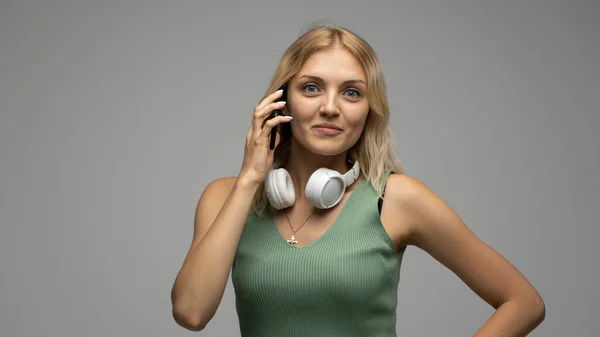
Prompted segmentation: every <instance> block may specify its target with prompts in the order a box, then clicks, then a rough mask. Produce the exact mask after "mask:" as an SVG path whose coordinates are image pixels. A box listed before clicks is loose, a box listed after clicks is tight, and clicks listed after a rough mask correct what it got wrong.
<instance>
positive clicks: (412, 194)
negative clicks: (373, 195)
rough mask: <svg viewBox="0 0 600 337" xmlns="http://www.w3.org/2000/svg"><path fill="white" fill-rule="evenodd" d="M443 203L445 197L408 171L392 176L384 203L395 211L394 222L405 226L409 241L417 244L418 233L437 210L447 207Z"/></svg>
mask: <svg viewBox="0 0 600 337" xmlns="http://www.w3.org/2000/svg"><path fill="white" fill-rule="evenodd" d="M443 206H445V204H444V202H443V200H442V199H441V198H440V197H439V196H438V195H437V194H436V193H435V192H434V191H433V190H432V189H431V188H429V186H427V184H425V183H424V182H423V181H421V180H419V179H417V178H415V177H411V176H409V175H407V174H396V173H394V174H390V176H389V177H388V181H387V184H386V188H385V196H384V207H385V208H387V209H388V210H389V211H388V212H389V213H392V214H393V216H392V217H390V218H391V219H393V220H392V221H393V223H392V224H391V225H392V226H394V227H402V229H403V230H402V232H403V233H404V236H405V238H404V239H405V240H406V241H407V243H408V244H414V241H413V239H414V237H415V236H417V235H418V233H419V232H420V231H421V230H422V229H423V226H424V224H426V223H427V222H428V221H429V220H430V219H431V217H432V216H434V214H435V213H436V212H440V211H441V212H444V210H446V209H447V208H446V207H443Z"/></svg>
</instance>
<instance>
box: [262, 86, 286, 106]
mask: <svg viewBox="0 0 600 337" xmlns="http://www.w3.org/2000/svg"><path fill="white" fill-rule="evenodd" d="M282 94H283V90H281V89H280V90H277V91H275V92H273V93H272V94H269V95H267V97H265V98H263V100H262V101H260V103H258V105H257V106H256V110H263V109H264V107H265V106H267V105H268V104H270V103H273V101H275V100H276V99H277V98H279V97H281V95H282Z"/></svg>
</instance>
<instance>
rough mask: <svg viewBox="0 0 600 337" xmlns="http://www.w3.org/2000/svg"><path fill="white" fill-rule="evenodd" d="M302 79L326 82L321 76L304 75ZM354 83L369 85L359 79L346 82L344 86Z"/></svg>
mask: <svg viewBox="0 0 600 337" xmlns="http://www.w3.org/2000/svg"><path fill="white" fill-rule="evenodd" d="M300 78H310V79H311V80H313V81H318V82H324V81H323V79H322V78H320V77H319V76H315V75H302V76H300ZM354 83H362V84H364V85H365V86H366V85H367V84H366V83H365V82H364V81H363V80H359V79H352V80H346V81H344V82H343V83H342V84H343V85H348V84H354Z"/></svg>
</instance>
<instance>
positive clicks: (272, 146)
mask: <svg viewBox="0 0 600 337" xmlns="http://www.w3.org/2000/svg"><path fill="white" fill-rule="evenodd" d="M280 89H281V90H283V93H282V94H281V97H279V98H278V99H277V100H276V102H281V101H285V100H287V85H286V84H284V85H283V86H281V88H280ZM282 114H283V112H282V111H281V110H275V111H273V112H272V113H271V115H270V116H269V119H271V118H275V117H277V116H280V115H282ZM278 129H279V126H277V125H276V126H275V127H273V129H272V130H271V135H270V136H271V137H270V139H269V149H271V150H274V149H275V140H276V139H277V131H278Z"/></svg>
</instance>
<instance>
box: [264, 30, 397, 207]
mask: <svg viewBox="0 0 600 337" xmlns="http://www.w3.org/2000/svg"><path fill="white" fill-rule="evenodd" d="M334 47H342V48H344V49H345V50H347V51H348V52H350V53H351V54H352V55H353V56H354V57H355V58H356V59H357V60H358V61H359V63H360V64H361V65H362V67H363V69H364V71H365V73H366V75H367V99H368V102H369V113H368V115H367V120H366V122H365V126H364V129H363V132H362V134H361V136H360V138H359V139H358V141H357V142H356V144H355V145H354V146H353V147H352V148H351V149H349V150H348V152H347V155H348V156H351V157H354V158H355V159H357V160H358V161H359V163H360V167H361V172H362V174H363V175H364V177H365V179H366V180H367V181H368V182H369V183H370V184H371V185H372V187H373V189H374V190H375V191H376V192H377V194H378V195H379V196H380V197H381V196H382V195H383V191H384V189H385V179H386V173H387V171H393V172H395V173H403V169H402V166H401V164H400V160H399V159H398V157H397V156H396V153H395V151H394V145H395V141H394V139H393V136H392V135H391V132H390V129H389V106H388V101H387V93H386V85H385V81H384V77H383V73H382V71H381V65H380V63H379V59H378V57H377V55H376V53H375V51H374V50H373V48H372V47H371V46H370V45H369V44H368V43H367V42H366V41H365V40H364V39H363V38H361V37H360V36H358V35H357V34H356V33H354V32H352V31H350V30H349V29H347V28H344V27H338V26H327V25H323V24H319V25H316V26H314V27H312V28H310V29H309V30H308V31H306V32H305V33H303V34H302V35H301V36H300V37H299V38H298V39H297V40H296V41H294V42H293V43H292V44H291V45H290V46H289V47H288V48H287V49H286V50H285V52H284V53H283V55H282V57H281V60H280V62H279V64H278V66H277V68H276V69H275V72H274V74H273V76H272V78H271V83H270V85H269V87H268V89H267V91H266V92H265V94H264V96H263V97H262V98H261V100H262V99H264V98H265V97H266V96H267V95H269V94H270V93H272V92H274V91H275V90H277V89H279V88H280V87H281V86H282V85H284V84H286V83H288V81H289V80H290V79H292V78H293V77H294V76H295V75H296V74H297V73H298V72H299V71H300V69H301V68H302V66H303V65H304V62H306V60H307V59H308V58H309V57H310V56H311V55H312V54H314V53H316V52H319V51H323V50H326V49H329V48H334ZM280 130H281V131H280V132H281V137H280V143H279V145H278V146H277V148H276V150H275V154H274V162H275V164H276V165H278V164H281V163H283V162H285V160H286V159H287V156H288V155H289V152H290V144H291V139H292V133H291V129H290V126H289V125H288V124H287V123H284V124H282V125H280ZM267 204H268V199H267V197H266V193H265V185H264V182H263V183H262V184H261V185H260V186H259V188H258V190H257V192H256V194H255V195H254V199H253V201H252V211H254V213H256V214H257V215H258V216H262V215H263V214H264V211H265V209H266V206H267Z"/></svg>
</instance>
